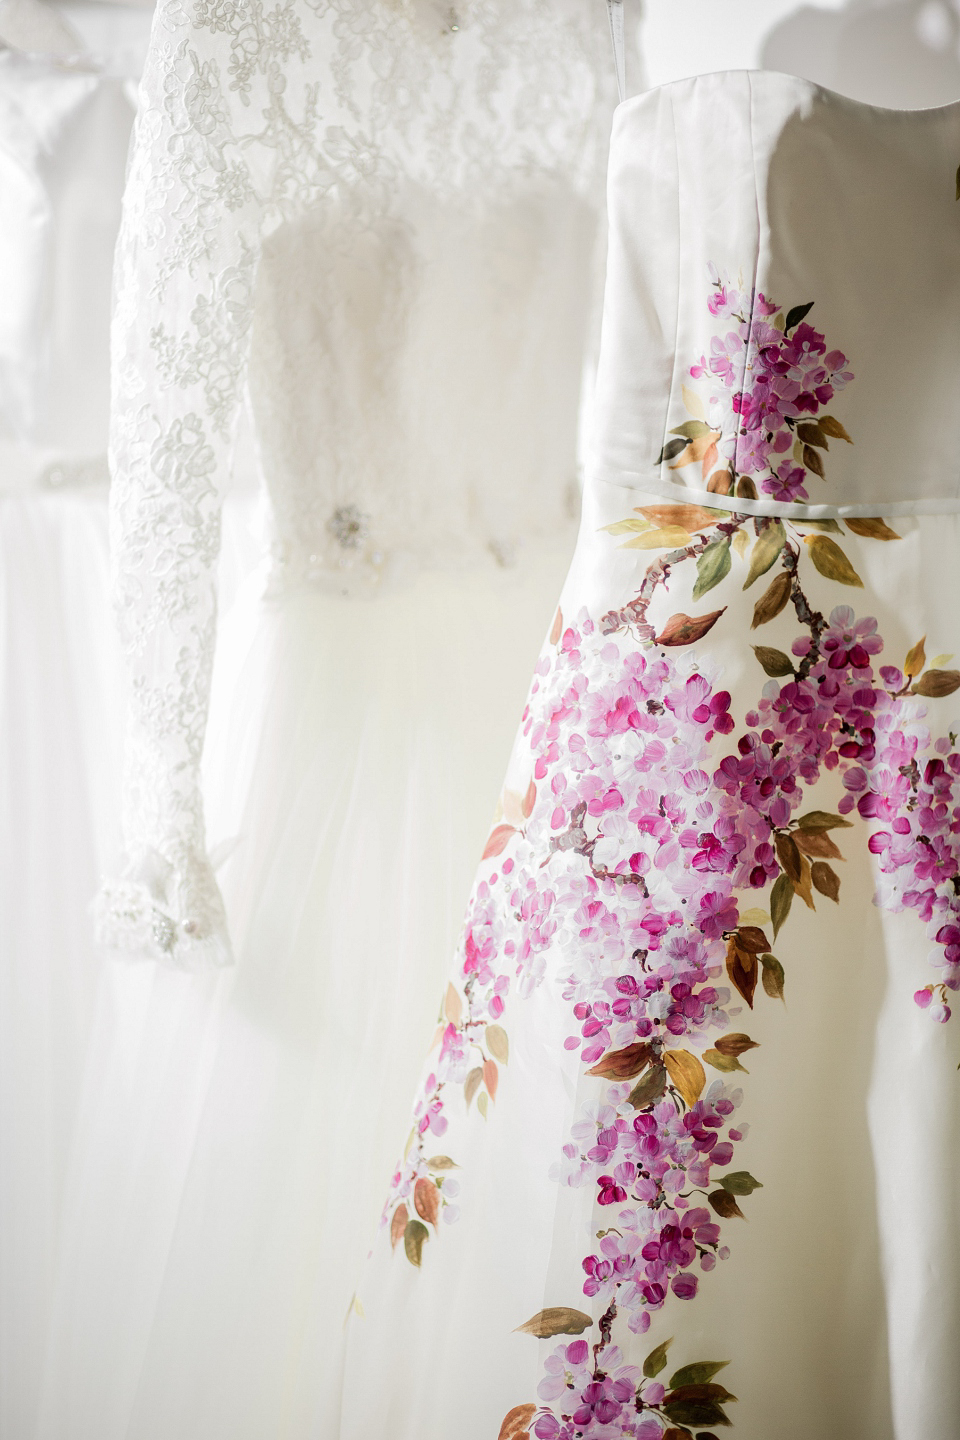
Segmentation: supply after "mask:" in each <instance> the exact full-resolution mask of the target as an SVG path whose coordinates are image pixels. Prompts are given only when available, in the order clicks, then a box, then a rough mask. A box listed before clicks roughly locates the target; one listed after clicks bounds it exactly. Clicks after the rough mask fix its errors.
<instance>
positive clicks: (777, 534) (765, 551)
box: [743, 520, 787, 590]
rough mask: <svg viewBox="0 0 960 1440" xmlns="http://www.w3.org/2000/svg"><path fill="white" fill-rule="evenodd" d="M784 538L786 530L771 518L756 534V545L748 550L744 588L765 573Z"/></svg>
mask: <svg viewBox="0 0 960 1440" xmlns="http://www.w3.org/2000/svg"><path fill="white" fill-rule="evenodd" d="M786 538H787V532H786V530H784V528H783V526H782V525H781V523H780V521H779V520H771V521H769V523H768V524H766V525H765V526H764V528H763V529H762V530H761V531H760V534H759V535H758V536H757V543H756V545H754V547H753V550H752V551H751V552H750V568H749V570H748V571H747V578H746V580H744V582H743V588H744V590H748V589H749V588H750V586H751V585H752V584H753V582H754V580H759V579H760V576H761V575H766V573H767V571H768V570H769V569H770V566H771V565H772V564H773V562H774V561H775V560H776V558H777V556H778V555H779V554H780V551H781V550H782V549H783V546H784V542H785V541H786Z"/></svg>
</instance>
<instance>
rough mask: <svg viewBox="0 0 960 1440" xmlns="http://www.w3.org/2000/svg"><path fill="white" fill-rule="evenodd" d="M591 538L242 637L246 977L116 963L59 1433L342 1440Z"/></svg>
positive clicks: (72, 1228)
mask: <svg viewBox="0 0 960 1440" xmlns="http://www.w3.org/2000/svg"><path fill="white" fill-rule="evenodd" d="M571 549H572V535H571V536H569V537H566V538H561V539H559V540H555V541H551V542H545V543H542V544H540V545H539V546H538V547H533V546H531V548H530V551H529V553H528V554H527V555H526V556H525V558H524V562H523V564H522V565H521V566H518V567H517V568H516V569H515V570H505V569H501V568H499V567H498V566H496V564H495V563H494V562H493V561H492V560H491V562H490V564H489V566H487V567H480V568H477V569H475V570H473V571H469V572H466V573H462V574H460V575H450V574H426V575H422V576H421V577H420V578H419V579H418V580H417V581H416V582H414V583H412V584H411V585H409V586H408V587H407V588H405V589H399V588H398V589H397V590H395V591H394V592H392V593H390V594H387V595H383V596H380V597H378V598H373V599H367V600H362V599H342V598H339V597H335V596H330V595H326V594H322V593H317V592H311V591H305V592H302V593H298V594H292V595H287V596H285V597H283V598H279V599H269V598H264V594H263V583H262V577H261V576H260V575H259V574H252V575H250V576H249V578H248V580H247V581H246V582H245V584H243V585H241V586H240V589H239V594H238V597H237V600H236V603H235V604H234V605H233V607H232V610H231V613H230V614H229V615H228V616H227V617H226V619H225V621H224V623H223V625H222V629H221V638H220V643H219V649H218V661H217V666H218V669H217V674H216V677H215V684H214V699H213V705H212V713H211V719H210V726H209V732H208V743H207V747H206V794H207V823H208V833H209V837H210V841H211V849H212V851H213V853H214V854H215V855H217V856H219V857H220V858H221V860H222V863H221V868H220V878H221V881H222V885H223V890H224V894H225V898H226V902H227V907H228V913H229V916H230V922H231V930H232V937H233V942H234V947H235V951H236V959H237V963H236V966H235V967H234V968H233V969H232V970H229V971H225V972H222V973H219V974H209V975H200V976H197V975H185V974H180V973H175V972H171V971H167V970H164V969H160V968H156V967H154V966H148V965H137V964H129V963H125V962H122V961H110V962H108V963H107V968H106V971H105V974H104V977H103V981H102V985H101V989H100V993H99V998H98V1005H97V1011H96V1015H95V1018H94V1020H93V1034H92V1038H91V1043H90V1045H89V1063H88V1065H87V1070H86V1075H85V1081H84V1086H83V1093H82V1098H81V1101H80V1110H81V1114H80V1119H79V1123H78V1127H77V1139H76V1144H75V1147H74V1164H73V1169H72V1172H71V1177H70V1182H69V1187H68V1189H69V1195H68V1206H67V1210H68V1213H67V1220H66V1234H65V1238H64V1244H63V1247H62V1264H61V1268H60V1278H59V1286H58V1293H57V1297H56V1305H55V1313H54V1323H53V1328H52V1338H51V1343H50V1346H49V1351H48V1356H47V1367H46V1379H45V1385H44V1396H43V1409H42V1419H41V1423H40V1427H39V1431H38V1434H39V1436H40V1437H42V1440H64V1437H66V1436H69V1437H70V1440H121V1437H122V1440H172V1437H176V1440H267V1437H281V1436H282V1437H296V1440H307V1437H311V1440H312V1437H314V1436H325V1435H328V1434H331V1433H333V1431H334V1429H335V1426H336V1423H337V1415H338V1410H339V1374H340V1364H341V1346H342V1339H343V1326H344V1320H345V1317H346V1314H347V1311H348V1309H349V1306H350V1304H351V1300H352V1296H353V1292H354V1288H355V1285H356V1282H357V1278H358V1276H359V1274H360V1270H361V1266H362V1261H363V1258H364V1256H365V1255H366V1253H367V1251H368V1249H369V1246H370V1244H371V1243H372V1241H373V1239H374V1237H375V1234H376V1228H377V1219H378V1214H379V1210H380V1205H381V1200H382V1194H383V1191H384V1187H385V1186H386V1184H387V1182H388V1180H389V1175H390V1171H391V1165H392V1161H393V1158H394V1150H395V1146H396V1137H397V1135H398V1134H399V1133H400V1132H401V1131H402V1130H403V1127H404V1122H405V1117H406V1114H407V1110H408V1106H409V1096H410V1094H411V1091H412V1088H413V1086H414V1084H415V1081H416V1077H417V1074H418V1072H419V1068H420V1063H421V1057H422V1055H423V1054H424V1052H425V1050H426V1048H427V1046H428V1044H429V1040H430V1036H431V1034H432V1031H433V1028H434V1025H435V1020H436V995H437V990H438V985H439V981H440V977H441V975H442V973H443V972H444V970H445V968H446V964H447V962H448V957H449V954H450V952H451V949H452V947H453V945H454V944H455V942H456V938H457V934H458V931H459V927H460V922H461V917H462V913H463V907H464V904H465V901H466V897H467V894H468V893H469V887H470V881H471V878H472V874H473V870H474V867H475V864H476V860H477V856H478V854H479V852H480V850H481V849H482V846H483V839H484V836H485V834H486V832H487V829H488V827H489V823H490V816H491V811H492V807H493V804H494V802H495V799H496V795H497V792H498V788H499V781H500V776H501V774H502V770H503V765H504V763H505V760H506V757H507V755H508V753H509V748H510V742H511V737H512V734H513V731H514V728H515V725H516V719H517V716H518V714H519V712H520V709H521V708H522V704H523V696H524V693H525V690H526V686H527V680H528V676H529V671H530V667H531V665H532V664H533V661H534V659H535V657H536V654H537V650H538V647H539V644H540V642H541V639H542V636H543V633H544V631H545V629H546V628H547V626H548V625H549V622H550V618H551V614H552V599H553V596H554V595H555V593H556V591H557V588H558V586H559V584H560V581H561V579H562V575H563V572H564V569H565V567H566V565H567V563H568V560H569V553H570V550H571Z"/></svg>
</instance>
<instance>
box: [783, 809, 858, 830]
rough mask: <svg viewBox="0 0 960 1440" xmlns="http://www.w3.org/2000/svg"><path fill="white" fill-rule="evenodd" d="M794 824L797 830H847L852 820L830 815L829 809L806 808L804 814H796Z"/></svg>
mask: <svg viewBox="0 0 960 1440" xmlns="http://www.w3.org/2000/svg"><path fill="white" fill-rule="evenodd" d="M794 824H795V825H796V827H797V829H798V830H849V829H851V827H852V824H853V822H852V821H851V820H844V818H843V816H842V815H831V813H830V811H829V810H808V811H807V813H806V815H798V816H797V818H796V820H795V821H794Z"/></svg>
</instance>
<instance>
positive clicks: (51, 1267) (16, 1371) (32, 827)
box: [0, 50, 133, 1436]
mask: <svg viewBox="0 0 960 1440" xmlns="http://www.w3.org/2000/svg"><path fill="white" fill-rule="evenodd" d="M132 121H133V110H132V107H131V105H130V103H129V101H128V100H127V98H126V96H125V94H124V91H123V88H122V84H121V82H120V81H117V80H114V79H110V78H107V77H104V76H103V75H101V74H99V73H96V72H95V71H93V70H92V69H91V70H87V71H84V70H79V71H78V70H74V71H73V72H71V71H70V70H66V69H61V68H58V66H57V65H56V63H54V62H53V61H51V60H50V59H47V58H44V57H42V56H39V55H34V56H31V57H27V56H24V55H22V54H18V53H16V52H15V51H12V50H7V51H4V52H2V53H0V1433H2V1434H4V1435H10V1436H29V1435H31V1434H32V1433H33V1427H34V1425H35V1422H36V1418H37V1408H38V1403H39V1394H40V1390H41V1382H42V1373H43V1364H44V1351H45V1345H46V1340H47V1329H48V1325H49V1322H50V1315H51V1311H52V1307H53V1303H54V1294H55V1291H56V1283H57V1282H56V1270H57V1257H58V1245H59V1240H60V1227H61V1224H62V1221H63V1208H64V1189H65V1184H66V1175H67V1171H68V1164H69V1154H70V1146H71V1143H72V1140H73V1134H74V1126H75V1123H76V1117H77V1096H78V1090H79V1087H80V1084H81V1079H82V1075H83V1068H84V1064H85V1060H86V1046H87V1042H88V1039H89V1034H90V1027H91V1024H92V1020H93V1014H94V1009H95V1005H96V991H97V983H98V980H99V972H100V965H99V957H98V955H97V954H96V951H95V947H94V944H93V937H92V933H91V925H90V914H89V905H90V900H91V897H92V895H93V894H94V893H95V890H96V886H97V883H98V878H99V876H100V875H101V874H102V873H103V872H104V871H106V870H110V869H112V868H113V867H114V866H115V865H116V864H117V863H118V859H119V855H118V847H117V844H116V839H117V820H118V810H119V773H118V769H117V766H116V763H115V757H116V754H117V751H118V748H119V744H120V740H121V729H120V726H119V724H118V718H117V717H118V707H119V706H120V704H121V692H120V685H119V655H118V653H117V645H116V640H115V635H114V630H113V625H112V621H111V616H110V611H109V598H108V596H109V586H108V578H109V571H108V561H107V496H106V486H105V483H104V482H105V481H106V473H107V472H106V454H105V452H106V440H107V422H108V396H109V370H108V361H109V355H108V341H109V307H110V289H111V258H112V250H113V244H114V240H115V236H116V231H117V226H118V224H119V215H120V197H121V191H122V187H123V179H124V171H125V161H126V149H127V142H128V139H129V135H130V129H131V125H132ZM97 482H100V483H97Z"/></svg>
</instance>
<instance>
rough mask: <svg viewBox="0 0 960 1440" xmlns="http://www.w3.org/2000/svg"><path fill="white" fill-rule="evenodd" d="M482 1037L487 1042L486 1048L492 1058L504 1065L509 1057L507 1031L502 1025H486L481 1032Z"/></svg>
mask: <svg viewBox="0 0 960 1440" xmlns="http://www.w3.org/2000/svg"><path fill="white" fill-rule="evenodd" d="M483 1038H484V1040H485V1041H486V1042H487V1049H488V1050H489V1051H490V1054H491V1055H492V1056H493V1058H494V1060H499V1061H500V1064H501V1065H506V1063H507V1061H508V1060H509V1059H510V1041H509V1040H508V1039H507V1032H506V1030H504V1028H503V1026H502V1025H488V1026H487V1028H486V1030H485V1031H484V1032H483Z"/></svg>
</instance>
